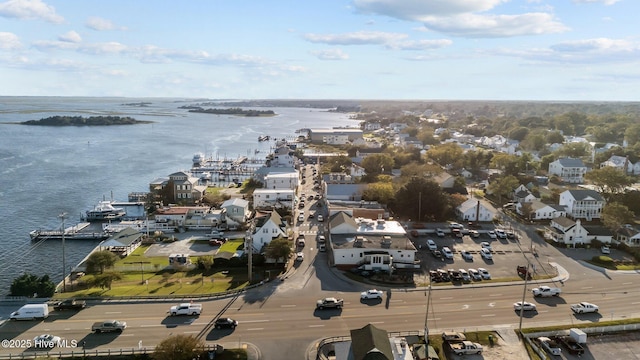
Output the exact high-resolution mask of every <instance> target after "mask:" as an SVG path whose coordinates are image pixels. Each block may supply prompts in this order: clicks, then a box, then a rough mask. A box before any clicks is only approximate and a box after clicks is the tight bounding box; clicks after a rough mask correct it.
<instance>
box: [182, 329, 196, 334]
mask: <svg viewBox="0 0 640 360" xmlns="http://www.w3.org/2000/svg"><path fill="white" fill-rule="evenodd" d="M182 333H183V334H199V333H200V331H197V330H195V331H183V332H182Z"/></svg>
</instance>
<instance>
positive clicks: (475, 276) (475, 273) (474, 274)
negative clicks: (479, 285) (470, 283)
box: [467, 269, 482, 281]
mask: <svg viewBox="0 0 640 360" xmlns="http://www.w3.org/2000/svg"><path fill="white" fill-rule="evenodd" d="M467 271H468V272H469V276H471V278H472V279H473V280H475V281H478V280H482V275H480V272H478V270H476V269H469V270H467Z"/></svg>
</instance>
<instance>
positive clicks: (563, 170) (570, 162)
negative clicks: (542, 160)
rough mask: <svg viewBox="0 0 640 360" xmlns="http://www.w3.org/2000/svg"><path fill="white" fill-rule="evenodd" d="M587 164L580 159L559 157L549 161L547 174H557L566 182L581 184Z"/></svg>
mask: <svg viewBox="0 0 640 360" xmlns="http://www.w3.org/2000/svg"><path fill="white" fill-rule="evenodd" d="M586 173H587V166H586V165H585V164H584V163H583V162H582V160H580V159H576V158H561V159H558V160H556V161H553V162H551V163H549V175H556V176H558V177H559V178H560V179H561V180H562V181H563V182H565V183H568V184H582V183H583V182H584V174H586Z"/></svg>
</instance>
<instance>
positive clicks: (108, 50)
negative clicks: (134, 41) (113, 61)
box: [78, 41, 128, 55]
mask: <svg viewBox="0 0 640 360" xmlns="http://www.w3.org/2000/svg"><path fill="white" fill-rule="evenodd" d="M78 50H80V51H81V52H83V53H87V54H94V55H107V54H119V53H123V52H125V51H127V50H128V48H127V46H126V45H123V44H121V43H119V42H115V41H110V42H106V43H94V44H86V45H83V46H81V47H80V48H79V49H78Z"/></svg>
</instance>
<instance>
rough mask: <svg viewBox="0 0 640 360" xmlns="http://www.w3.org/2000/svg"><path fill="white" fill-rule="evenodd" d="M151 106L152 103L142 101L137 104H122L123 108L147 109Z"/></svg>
mask: <svg viewBox="0 0 640 360" xmlns="http://www.w3.org/2000/svg"><path fill="white" fill-rule="evenodd" d="M149 105H151V103H150V102H145V101H141V102H137V103H128V104H122V106H139V107H147V106H149Z"/></svg>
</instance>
